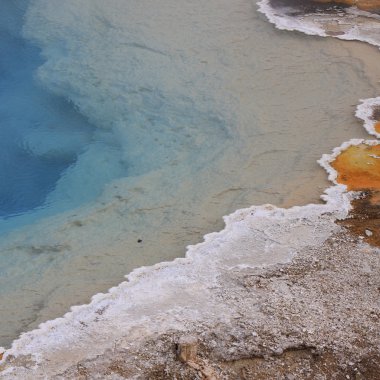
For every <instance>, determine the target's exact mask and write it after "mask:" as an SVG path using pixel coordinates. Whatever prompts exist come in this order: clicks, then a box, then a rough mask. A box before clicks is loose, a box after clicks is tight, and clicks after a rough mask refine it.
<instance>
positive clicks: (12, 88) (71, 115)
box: [0, 2, 94, 232]
mask: <svg viewBox="0 0 380 380" xmlns="http://www.w3.org/2000/svg"><path fill="white" fill-rule="evenodd" d="M15 8H17V2H12V3H10V2H1V4H0V13H1V20H0V21H1V24H0V218H2V219H7V218H9V217H12V216H16V215H20V214H24V213H26V212H30V211H31V210H33V209H36V208H38V207H43V206H44V202H45V200H46V197H47V195H48V194H49V193H51V192H52V191H53V190H54V189H55V186H56V183H57V181H58V180H59V179H60V178H61V176H62V174H63V173H64V171H65V170H66V169H67V168H69V167H70V166H71V165H73V164H74V163H75V162H76V159H77V157H78V155H79V154H81V153H82V152H83V151H84V150H85V149H86V146H87V145H88V144H89V143H90V142H91V141H92V138H93V132H94V128H93V127H92V126H91V125H90V124H89V123H88V122H87V121H86V119H85V118H84V117H83V116H81V115H80V114H79V113H78V112H77V111H76V110H75V108H74V107H73V105H72V104H70V103H69V102H68V101H66V100H65V99H63V98H61V97H58V96H54V95H53V94H51V93H49V92H47V91H45V90H44V89H43V88H42V87H41V85H40V84H39V82H38V80H37V79H36V77H35V75H36V70H37V68H38V67H39V66H41V65H42V64H43V59H42V57H41V56H40V52H39V49H38V48H37V47H35V46H33V45H31V44H30V43H28V42H27V41H26V40H25V39H23V38H22V36H21V34H20V31H18V30H17V24H18V25H21V24H22V9H15ZM10 26H11V27H10ZM0 232H1V228H0Z"/></svg>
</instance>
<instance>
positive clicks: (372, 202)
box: [332, 144, 380, 246]
mask: <svg viewBox="0 0 380 380" xmlns="http://www.w3.org/2000/svg"><path fill="white" fill-rule="evenodd" d="M332 166H333V168H334V169H335V170H336V171H337V172H338V178H337V182H339V183H342V184H344V185H346V186H347V188H348V190H354V191H362V196H361V197H360V198H359V199H356V200H354V201H353V202H352V206H353V209H352V211H351V212H350V216H349V218H347V219H345V220H343V221H341V222H340V224H342V225H344V226H345V227H347V228H348V229H349V230H350V231H351V232H353V233H354V234H356V235H359V236H361V237H362V238H364V239H365V240H366V241H367V242H368V243H369V244H372V245H376V246H380V145H374V146H369V145H366V144H361V145H357V146H351V147H349V148H348V149H346V150H345V151H344V152H342V153H341V154H340V155H339V156H338V157H337V158H336V160H335V161H334V162H333V163H332Z"/></svg>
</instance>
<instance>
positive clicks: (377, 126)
mask: <svg viewBox="0 0 380 380" xmlns="http://www.w3.org/2000/svg"><path fill="white" fill-rule="evenodd" d="M374 128H375V131H376V132H377V133H380V121H378V122H376V123H375V127H374Z"/></svg>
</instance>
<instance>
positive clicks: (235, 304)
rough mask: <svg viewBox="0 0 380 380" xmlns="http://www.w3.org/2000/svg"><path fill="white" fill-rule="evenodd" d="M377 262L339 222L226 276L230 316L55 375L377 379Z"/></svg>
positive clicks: (378, 254)
mask: <svg viewBox="0 0 380 380" xmlns="http://www.w3.org/2000/svg"><path fill="white" fill-rule="evenodd" d="M379 264H380V250H379V249H377V248H373V247H370V246H369V245H367V244H366V243H363V239H362V238H361V237H359V238H358V237H355V236H353V235H351V234H349V233H348V232H347V231H345V230H344V229H341V231H340V232H338V233H336V234H334V235H333V236H331V237H330V238H329V239H328V240H327V241H326V242H325V243H324V244H323V245H322V246H321V247H318V248H316V247H310V248H306V249H304V250H303V251H302V252H299V253H298V254H297V255H296V257H294V259H293V260H292V262H291V263H289V264H282V265H276V266H273V267H268V268H266V269H259V268H256V269H248V268H247V269H244V270H233V271H230V272H228V273H224V275H223V276H221V277H220V278H219V280H218V282H219V284H220V288H219V289H218V290H216V292H217V293H218V294H217V297H218V298H219V299H220V302H222V303H224V304H226V305H228V307H229V309H230V311H231V317H232V318H231V323H228V324H224V323H221V322H220V321H219V320H218V319H216V320H210V319H207V320H204V321H203V322H202V323H199V322H197V323H192V322H190V321H189V322H188V323H187V324H186V330H185V331H183V330H181V331H178V330H176V329H175V328H173V329H169V330H168V331H167V332H165V333H164V334H159V335H156V336H150V337H149V338H148V339H146V340H139V341H135V342H133V341H129V342H128V343H127V344H126V342H124V343H123V341H122V340H120V341H115V345H114V348H113V349H109V350H106V351H105V352H99V355H98V356H97V357H94V358H91V359H90V358H89V359H86V360H81V361H78V362H77V363H75V365H71V366H70V367H69V368H67V369H66V370H65V371H63V372H61V373H59V374H58V373H57V374H55V375H54V376H52V377H51V378H54V379H126V378H127V379H284V380H285V379H286V380H291V379H356V380H358V379H367V380H371V379H373V380H375V379H378V374H379V373H380V352H379V346H380V331H379V324H380V307H379V303H378V300H379V292H380V281H379V279H380V270H379V268H380V265H379ZM115 328H116V329H117V328H118V327H117V326H115ZM184 337H191V338H192V339H194V340H195V341H196V342H197V343H196V348H197V354H196V356H195V360H189V362H185V363H183V362H181V360H179V358H178V354H177V350H178V344H180V343H181V340H182V339H183V338H184ZM67 349H70V348H69V347H68V348H67ZM192 359H194V358H192ZM22 361H24V365H26V366H27V358H17V360H16V361H15V362H13V360H12V358H8V365H12V364H13V365H15V364H17V365H20V364H21V362H22ZM12 362H13V363H12ZM49 378H50V377H49Z"/></svg>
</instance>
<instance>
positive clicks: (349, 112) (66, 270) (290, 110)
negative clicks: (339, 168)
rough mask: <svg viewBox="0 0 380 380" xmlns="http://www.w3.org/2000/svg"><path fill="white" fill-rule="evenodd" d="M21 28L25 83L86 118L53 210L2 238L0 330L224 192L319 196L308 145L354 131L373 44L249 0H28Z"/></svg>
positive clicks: (76, 299)
mask: <svg viewBox="0 0 380 380" xmlns="http://www.w3.org/2000/svg"><path fill="white" fill-rule="evenodd" d="M23 35H24V37H25V38H27V39H28V41H29V43H30V41H32V43H33V46H36V47H38V48H40V49H41V51H42V56H43V59H44V62H45V63H44V64H43V65H42V66H41V67H40V69H39V70H38V74H37V79H36V81H37V82H36V83H38V84H39V85H40V86H44V88H46V89H48V90H49V91H50V92H51V94H55V95H56V96H60V97H63V98H65V99H67V100H69V101H70V102H72V104H74V105H75V107H76V109H77V110H78V111H79V112H81V113H82V115H84V116H85V117H86V118H87V119H88V120H89V121H90V122H91V124H92V125H93V127H90V126H89V127H88V128H90V129H91V128H96V130H94V131H93V132H91V138H90V139H89V140H90V141H87V140H86V143H87V145H86V144H85V146H86V148H85V149H83V148H79V152H80V153H76V155H75V162H74V161H70V163H71V166H70V167H69V168H68V169H67V170H66V171H65V172H64V173H63V174H61V176H60V177H59V179H58V181H57V182H56V183H55V186H54V189H52V191H51V192H50V193H49V194H48V195H47V197H46V202H45V204H47V205H49V208H50V210H53V211H54V210H55V211H56V212H53V211H52V214H54V215H53V216H49V217H46V216H44V215H43V213H42V214H41V213H40V214H36V215H37V216H36V217H38V218H39V219H38V220H39V222H38V223H34V225H32V226H28V227H24V228H18V229H17V230H16V231H13V232H12V233H9V234H8V235H7V236H6V237H4V238H3V239H2V242H1V260H2V264H3V265H2V276H1V280H0V292H1V297H0V308H1V317H2V318H1V320H0V337H1V339H0V344H3V345H5V344H8V343H9V342H10V341H11V340H12V339H14V338H15V337H16V336H17V334H18V333H20V332H21V331H25V330H27V329H31V328H33V327H35V326H36V325H37V324H38V323H39V322H41V321H43V320H46V319H50V318H53V317H56V316H60V315H61V314H63V313H64V312H65V311H67V310H68V308H69V306H70V305H73V304H81V303H84V302H87V301H88V300H89V298H90V296H91V295H92V294H95V293H97V292H99V291H106V290H107V289H108V288H109V287H110V286H113V285H116V284H117V283H119V282H120V281H122V279H123V275H124V274H126V273H128V272H129V271H130V270H131V269H132V268H135V267H138V266H141V265H150V264H152V263H156V262H160V261H163V260H169V259H172V258H174V257H178V256H181V255H183V254H184V252H185V246H186V245H187V244H192V243H196V242H198V241H200V240H201V237H202V236H203V235H204V234H205V233H206V232H210V231H214V230H218V229H220V228H221V227H222V218H221V217H222V216H223V215H225V214H227V213H229V212H231V211H233V210H235V209H237V208H241V207H246V206H249V205H251V204H261V203H266V202H270V203H274V204H276V205H279V206H290V205H294V204H306V203H309V202H317V201H318V199H319V194H320V193H321V189H322V188H324V187H325V185H326V182H325V174H324V172H323V170H322V169H320V168H319V167H318V166H317V163H316V160H317V159H318V158H319V157H320V156H321V153H323V152H328V151H330V150H331V148H332V147H334V146H337V145H340V143H341V142H342V141H344V140H347V139H348V138H351V137H364V136H365V133H364V131H363V130H362V128H361V125H360V123H359V122H358V121H357V120H356V119H355V118H354V116H353V115H354V109H355V107H356V104H357V100H358V98H361V97H362V98H364V97H369V96H374V95H376V91H375V88H374V86H373V83H375V79H374V78H376V79H378V77H379V76H378V74H379V72H377V71H376V70H377V69H376V67H375V66H371V65H370V64H369V63H368V64H367V63H366V62H367V57H368V60H369V61H371V59H372V58H371V57H374V56H375V54H376V53H377V52H376V51H375V50H374V49H373V50H372V49H371V48H370V47H367V48H366V49H367V50H365V49H364V48H361V49H364V50H365V54H363V50H360V52H359V51H356V50H355V48H353V47H352V46H353V45H348V44H347V43H345V42H341V41H337V40H326V39H324V40H322V39H320V38H317V37H306V36H304V35H301V34H294V33H286V32H285V33H284V32H280V31H276V30H275V29H274V28H273V27H272V26H271V25H270V24H268V23H267V22H266V21H265V19H264V16H263V15H261V14H259V13H257V12H256V6H255V4H252V2H251V1H248V0H239V1H235V2H233V4H232V3H231V2H230V1H227V0H222V1H221V0H218V1H216V0H211V1H209V2H207V3H206V4H205V3H204V2H203V1H200V0H199V1H192V2H188V1H178V0H177V1H174V0H173V1H171V0H165V1H162V2H160V3H159V4H158V3H157V2H151V1H141V0H140V1H130V2H125V1H121V0H112V1H109V2H107V5H105V4H104V2H103V1H100V0H99V1H95V0H92V1H85V0H81V1H78V0H76V1H74V0H72V1H70V0H67V1H65V2H59V1H54V0H49V1H47V0H46V1H45V0H37V1H35V2H34V3H33V7H32V8H29V10H28V12H27V15H26V19H25V25H24V29H23ZM306 40H307V43H305V41H306ZM25 43H26V42H25ZM363 55H365V56H366V61H363V60H362V59H361V57H362V56H363ZM369 61H368V62H369ZM373 61H374V60H373ZM369 68H371V69H369ZM65 117H66V115H65ZM65 128H68V130H70V128H73V129H74V130H77V126H75V125H74V123H72V124H70V125H67V126H66V125H65ZM65 128H64V130H65ZM72 133H74V132H72V130H70V133H69V135H72ZM85 136H87V135H85ZM86 138H87V137H86ZM74 140H75V144H77V143H78V140H77V139H76V138H75V139H74ZM73 143H74V141H72V142H70V143H69V144H68V146H69V147H71V146H72V144H73ZM82 146H83V145H81V147H82ZM77 149H78V148H77ZM80 149H82V150H80ZM76 152H78V150H77V151H76ZM115 178H118V179H115ZM104 184H106V185H105V187H104ZM103 187H104V190H103V192H102V189H103ZM50 189H51V188H50ZM94 189H95V190H96V191H94ZM99 193H101V194H100V195H98V194H99ZM96 196H98V197H97V198H96V200H95V201H94V198H95V197H96ZM63 199H65V200H67V199H69V200H70V201H69V202H66V201H65V202H63V204H64V205H65V206H66V207H65V208H62V200H63ZM73 199H74V200H75V202H74V201H73ZM62 209H66V211H61V210H62ZM31 214H33V213H31ZM21 219H22V218H21ZM24 220H25V219H24ZM7 223H8V222H7V221H4V226H5V227H4V228H6V225H7ZM15 300H17V302H15Z"/></svg>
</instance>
